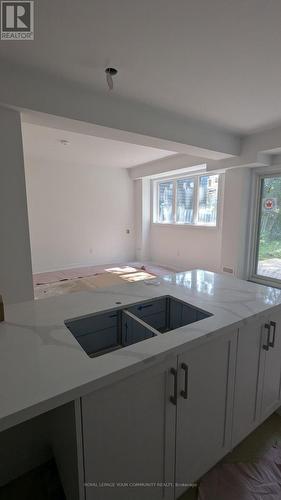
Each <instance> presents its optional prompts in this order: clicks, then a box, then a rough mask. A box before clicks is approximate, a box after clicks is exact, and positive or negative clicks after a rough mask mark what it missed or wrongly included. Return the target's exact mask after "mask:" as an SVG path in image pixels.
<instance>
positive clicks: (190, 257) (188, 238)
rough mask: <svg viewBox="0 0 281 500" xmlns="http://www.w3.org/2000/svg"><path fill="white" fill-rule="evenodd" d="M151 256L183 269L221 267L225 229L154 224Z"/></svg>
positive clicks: (160, 261)
mask: <svg viewBox="0 0 281 500" xmlns="http://www.w3.org/2000/svg"><path fill="white" fill-rule="evenodd" d="M150 235H151V259H152V260H153V261H155V262H157V263H159V264H163V265H164V264H167V265H169V266H170V267H172V268H175V269H179V270H188V269H195V268H201V269H207V270H209V271H219V270H220V254H221V231H220V230H219V229H215V228H199V227H177V226H175V227H173V226H169V227H167V226H164V225H163V226H161V225H160V224H159V225H158V224H152V227H151V232H150Z"/></svg>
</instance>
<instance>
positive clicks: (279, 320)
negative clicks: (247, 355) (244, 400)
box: [261, 312, 281, 421]
mask: <svg viewBox="0 0 281 500" xmlns="http://www.w3.org/2000/svg"><path fill="white" fill-rule="evenodd" d="M265 325H266V328H265V330H266V332H267V334H266V339H265V346H266V347H268V348H266V349H263V357H264V362H263V365H264V368H263V384H262V400H261V421H263V420H264V419H265V418H267V417H268V416H269V415H271V414H272V413H273V412H274V411H275V410H276V409H277V408H278V406H280V376H281V314H280V312H274V313H272V314H270V316H269V317H268V318H267V322H266V323H265Z"/></svg>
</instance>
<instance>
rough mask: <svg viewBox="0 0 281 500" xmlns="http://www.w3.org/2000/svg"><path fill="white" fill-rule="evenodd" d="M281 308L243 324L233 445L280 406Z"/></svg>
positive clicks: (235, 397)
mask: <svg viewBox="0 0 281 500" xmlns="http://www.w3.org/2000/svg"><path fill="white" fill-rule="evenodd" d="M280 324H281V312H280V311H278V309H277V311H276V312H273V313H269V314H267V315H259V316H258V317H257V318H256V319H254V320H250V321H249V322H248V324H247V325H245V326H243V327H241V328H239V334H238V348H237V361H236V378H235V396H234V410H233V436H232V445H233V446H236V445H237V444H238V443H239V442H240V441H241V440H242V439H244V438H245V437H246V436H247V435H248V434H249V433H250V432H252V431H253V430H254V429H255V428H256V427H257V426H258V425H259V424H260V423H261V422H263V421H264V420H265V419H266V418H267V417H268V416H269V415H271V414H272V413H273V412H274V411H275V410H276V409H277V408H278V406H280V376H281V329H280Z"/></svg>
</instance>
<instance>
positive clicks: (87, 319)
mask: <svg viewBox="0 0 281 500" xmlns="http://www.w3.org/2000/svg"><path fill="white" fill-rule="evenodd" d="M210 316H212V314H210V313H209V312H207V311H204V310H202V309H199V308H197V307H194V306H192V305H190V304H187V303H186V302H183V301H181V300H178V299H176V298H174V297H172V296H169V295H165V296H163V297H157V298H156V299H152V300H151V299H150V300H145V301H142V302H138V303H136V304H134V305H132V306H129V307H126V308H124V307H123V308H122V307H121V306H120V307H119V308H116V309H112V310H110V311H107V312H102V313H96V314H89V315H87V316H81V317H79V318H73V319H69V320H66V321H65V325H66V327H67V328H68V329H69V330H70V332H71V333H72V335H73V336H74V337H75V339H76V340H77V341H78V342H79V344H80V346H81V347H82V348H83V349H84V351H85V352H86V353H87V354H88V356H90V357H96V356H101V355H103V354H106V353H108V352H112V351H115V350H117V349H122V348H123V347H126V346H128V345H132V344H135V343H137V342H141V341H143V340H146V339H149V338H151V337H155V336H157V335H161V334H163V333H165V332H170V331H172V330H175V329H176V328H180V327H182V326H185V325H189V324H190V323H195V322H196V321H200V320H202V319H205V318H208V317H210Z"/></svg>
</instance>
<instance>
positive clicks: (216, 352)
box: [176, 330, 237, 497]
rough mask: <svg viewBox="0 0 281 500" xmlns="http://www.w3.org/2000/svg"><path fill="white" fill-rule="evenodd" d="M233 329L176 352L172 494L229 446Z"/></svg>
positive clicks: (182, 487) (178, 490)
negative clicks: (183, 351) (176, 395)
mask: <svg viewBox="0 0 281 500" xmlns="http://www.w3.org/2000/svg"><path fill="white" fill-rule="evenodd" d="M236 344H237V331H236V330H235V331H232V332H225V333H224V334H223V335H221V336H219V337H218V338H216V339H214V340H210V341H209V342H206V343H205V344H202V345H201V346H199V347H197V348H195V349H193V350H191V351H188V352H187V353H186V354H183V355H181V356H179V360H178V361H179V364H178V373H179V396H178V411H177V436H176V483H177V488H176V496H177V497H178V496H179V495H180V494H182V493H183V491H184V490H185V489H187V488H188V486H189V485H190V484H192V483H193V482H194V481H196V480H198V479H199V478H200V477H201V476H202V474H204V473H205V472H206V471H207V470H208V469H210V468H211V467H212V466H213V465H214V464H215V463H216V462H217V461H218V460H219V459H220V458H222V456H223V455H225V454H226V453H227V452H228V451H229V449H230V437H231V412H232V402H233V390H234V371H235V352H236Z"/></svg>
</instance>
